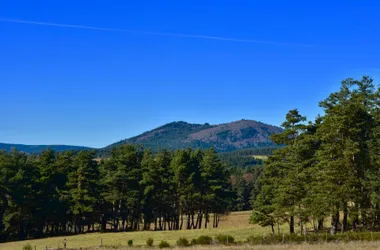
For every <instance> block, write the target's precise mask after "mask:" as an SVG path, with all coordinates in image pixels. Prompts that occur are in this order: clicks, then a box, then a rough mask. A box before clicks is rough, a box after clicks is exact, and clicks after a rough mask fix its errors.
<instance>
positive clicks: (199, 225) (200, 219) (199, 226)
mask: <svg viewBox="0 0 380 250" xmlns="http://www.w3.org/2000/svg"><path fill="white" fill-rule="evenodd" d="M198 217H199V224H198V229H201V228H202V219H203V213H200V214H199V215H198Z"/></svg>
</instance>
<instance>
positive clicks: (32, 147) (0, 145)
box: [0, 143, 91, 154]
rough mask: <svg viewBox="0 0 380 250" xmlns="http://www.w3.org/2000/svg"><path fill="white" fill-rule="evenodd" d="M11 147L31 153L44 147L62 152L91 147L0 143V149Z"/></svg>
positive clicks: (10, 148)
mask: <svg viewBox="0 0 380 250" xmlns="http://www.w3.org/2000/svg"><path fill="white" fill-rule="evenodd" d="M13 148H15V149H17V150H18V151H21V152H25V153H29V154H33V153H40V152H41V151H42V150H45V149H48V148H50V149H52V150H54V151H56V152H62V151H67V150H86V149H91V148H89V147H81V146H70V145H24V144H11V143H0V150H5V151H7V152H9V151H11V150H12V149H13Z"/></svg>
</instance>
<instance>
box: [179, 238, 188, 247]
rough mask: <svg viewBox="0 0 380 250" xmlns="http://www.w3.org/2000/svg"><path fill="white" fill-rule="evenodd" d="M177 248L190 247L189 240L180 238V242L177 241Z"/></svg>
mask: <svg viewBox="0 0 380 250" xmlns="http://www.w3.org/2000/svg"><path fill="white" fill-rule="evenodd" d="M177 246H179V247H188V246H190V243H189V241H188V239H186V238H182V237H181V238H179V240H177Z"/></svg>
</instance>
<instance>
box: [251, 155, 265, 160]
mask: <svg viewBox="0 0 380 250" xmlns="http://www.w3.org/2000/svg"><path fill="white" fill-rule="evenodd" d="M252 157H254V158H256V159H260V160H263V161H265V160H267V159H268V156H266V155H252Z"/></svg>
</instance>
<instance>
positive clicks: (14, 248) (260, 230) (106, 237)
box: [0, 211, 380, 250]
mask: <svg viewBox="0 0 380 250" xmlns="http://www.w3.org/2000/svg"><path fill="white" fill-rule="evenodd" d="M250 215H251V212H250V211H245V212H234V213H231V214H230V215H228V216H225V217H223V218H222V219H221V222H220V224H219V227H218V228H208V229H199V230H180V231H138V232H117V233H88V234H81V235H74V236H66V237H51V238H44V239H36V240H26V241H15V242H8V243H2V244H0V249H1V250H22V249H23V246H25V245H27V244H30V245H31V246H32V247H33V249H34V247H35V248H36V250H45V249H46V247H47V248H48V249H49V250H52V249H58V248H62V247H63V240H64V239H65V238H66V240H67V248H68V249H73V250H74V249H75V250H78V249H80V248H82V249H83V250H84V249H87V250H96V249H102V250H111V249H120V250H122V249H125V250H127V249H141V250H143V249H152V248H148V247H146V240H147V239H148V238H153V239H154V244H153V245H154V247H155V248H156V249H158V247H157V246H158V244H159V242H160V241H161V240H164V241H167V242H168V243H170V245H171V246H172V247H173V248H172V249H183V248H178V247H176V241H177V240H178V239H179V238H180V237H186V238H187V239H188V240H189V241H190V240H191V239H195V238H197V237H199V236H201V235H207V236H211V237H214V236H216V235H218V234H228V235H231V236H233V237H234V238H235V241H238V242H239V241H240V242H244V241H245V240H246V239H247V238H248V237H249V236H252V235H254V236H262V235H268V236H269V235H270V233H271V231H270V228H269V227H265V228H264V227H261V226H259V225H251V224H249V222H248V221H249V217H250ZM309 226H311V225H309ZM296 229H297V228H296ZM276 230H277V228H276ZM280 230H281V231H282V232H285V233H286V232H287V230H288V225H287V224H284V225H282V226H281V227H280ZM101 240H102V244H103V247H99V246H100V241H101ZM128 240H133V245H134V247H128ZM189 249H197V250H203V249H204V250H205V249H225V250H245V249H247V250H248V249H250V250H261V249H263V250H267V249H274V250H276V249H278V250H288V249H289V250H290V249H295V250H298V249H305V250H306V249H310V250H314V249H315V250H317V249H320V250H324V249H326V250H327V249H334V250H338V249H348V250H350V249H380V242H361V241H357V242H349V243H343V242H341V243H332V242H331V243H322V244H304V243H302V244H284V245H281V244H277V245H255V246H250V245H244V244H243V245H238V246H223V245H216V246H193V247H190V248H189Z"/></svg>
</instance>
